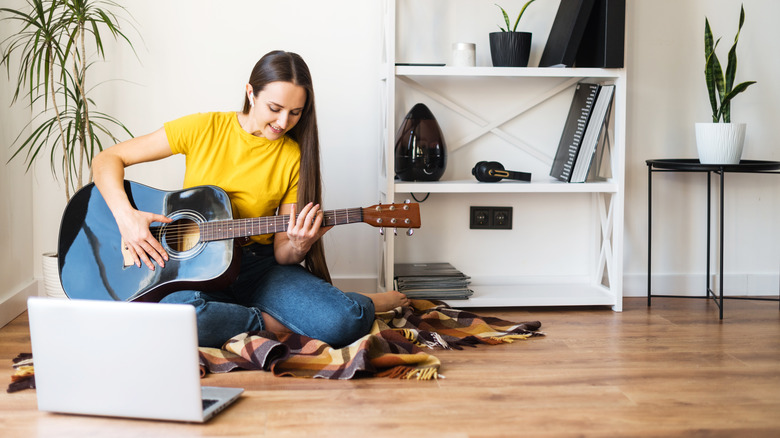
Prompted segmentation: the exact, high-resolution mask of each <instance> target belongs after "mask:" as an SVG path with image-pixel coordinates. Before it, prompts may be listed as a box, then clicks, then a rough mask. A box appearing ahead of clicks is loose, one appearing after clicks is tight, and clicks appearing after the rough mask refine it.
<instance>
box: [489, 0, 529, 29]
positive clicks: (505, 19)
mask: <svg viewBox="0 0 780 438" xmlns="http://www.w3.org/2000/svg"><path fill="white" fill-rule="evenodd" d="M534 1H536V0H528V2H526V4H525V5H523V9H520V14H519V15H518V16H517V20H515V25H514V27H512V30H511V32H517V23H519V22H520V18H521V17H522V16H523V13H524V12H525V9H526V8H527V7H528V5H530V4H531V3H533V2H534ZM496 6H498V8H499V9H501V14H502V15H503V16H504V22H505V23H506V29H504V28H503V27H501V26H498V27H499V29H501V32H510V30H509V26H510V22H509V15H507V13H506V11H505V10H504V8H502V7H501V6H499V5H498V4H496Z"/></svg>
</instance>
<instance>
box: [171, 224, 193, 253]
mask: <svg viewBox="0 0 780 438" xmlns="http://www.w3.org/2000/svg"><path fill="white" fill-rule="evenodd" d="M198 242H200V227H199V226H198V223H197V222H195V221H193V220H191V219H179V220H175V221H173V222H171V223H170V224H168V225H166V227H165V243H166V244H167V245H168V247H170V248H171V249H172V250H174V251H178V252H185V251H189V250H191V249H192V248H194V247H195V245H197V244H198Z"/></svg>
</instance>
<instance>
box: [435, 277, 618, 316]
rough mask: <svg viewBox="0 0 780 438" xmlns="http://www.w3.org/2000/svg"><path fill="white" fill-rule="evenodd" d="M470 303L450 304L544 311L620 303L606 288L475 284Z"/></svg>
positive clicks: (467, 301) (614, 305)
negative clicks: (548, 308) (529, 308)
mask: <svg viewBox="0 0 780 438" xmlns="http://www.w3.org/2000/svg"><path fill="white" fill-rule="evenodd" d="M470 288H471V290H473V291H474V295H472V296H471V297H470V298H469V299H467V300H447V301H446V303H447V304H449V305H450V306H452V307H455V308H465V307H542V306H545V307H546V306H613V310H616V311H620V310H621V309H622V307H621V306H616V305H617V304H618V303H619V302H620V299H619V298H616V297H615V296H614V295H612V293H611V292H610V291H609V290H608V289H607V288H605V287H603V286H594V285H591V284H581V283H552V284H550V283H541V284H537V283H532V284H512V285H479V284H472V285H471V286H470Z"/></svg>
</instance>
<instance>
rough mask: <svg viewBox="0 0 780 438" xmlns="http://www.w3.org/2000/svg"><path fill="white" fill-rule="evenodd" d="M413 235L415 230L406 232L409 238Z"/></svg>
mask: <svg viewBox="0 0 780 438" xmlns="http://www.w3.org/2000/svg"><path fill="white" fill-rule="evenodd" d="M412 234H414V230H413V229H411V228H409V229H408V230H406V235H407V236H411V235H412Z"/></svg>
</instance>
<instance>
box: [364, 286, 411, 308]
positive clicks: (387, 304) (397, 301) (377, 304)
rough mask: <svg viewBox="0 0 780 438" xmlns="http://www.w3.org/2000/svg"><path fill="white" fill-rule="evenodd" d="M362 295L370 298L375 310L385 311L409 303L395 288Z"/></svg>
mask: <svg viewBox="0 0 780 438" xmlns="http://www.w3.org/2000/svg"><path fill="white" fill-rule="evenodd" d="M363 295H365V296H367V297H369V298H371V301H373V302H374V310H375V311H377V312H387V311H388V310H393V309H395V308H396V307H402V306H408V305H409V298H406V295H404V294H402V293H401V292H398V291H397V290H391V291H387V292H380V293H375V294H363Z"/></svg>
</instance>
